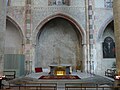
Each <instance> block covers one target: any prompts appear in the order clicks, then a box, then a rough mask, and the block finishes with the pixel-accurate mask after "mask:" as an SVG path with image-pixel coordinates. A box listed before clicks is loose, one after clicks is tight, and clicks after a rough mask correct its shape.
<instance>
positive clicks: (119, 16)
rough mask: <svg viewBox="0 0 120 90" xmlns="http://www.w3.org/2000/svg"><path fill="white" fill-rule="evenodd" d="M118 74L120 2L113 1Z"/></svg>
mask: <svg viewBox="0 0 120 90" xmlns="http://www.w3.org/2000/svg"><path fill="white" fill-rule="evenodd" d="M113 14H114V33H115V45H116V66H117V74H118V73H119V74H120V0H113Z"/></svg>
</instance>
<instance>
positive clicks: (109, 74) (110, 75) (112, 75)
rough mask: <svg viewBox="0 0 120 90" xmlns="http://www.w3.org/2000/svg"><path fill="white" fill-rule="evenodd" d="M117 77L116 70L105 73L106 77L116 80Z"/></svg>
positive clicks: (108, 70)
mask: <svg viewBox="0 0 120 90" xmlns="http://www.w3.org/2000/svg"><path fill="white" fill-rule="evenodd" d="M115 75H116V70H115V69H107V70H106V71H105V76H108V77H112V78H114V77H115Z"/></svg>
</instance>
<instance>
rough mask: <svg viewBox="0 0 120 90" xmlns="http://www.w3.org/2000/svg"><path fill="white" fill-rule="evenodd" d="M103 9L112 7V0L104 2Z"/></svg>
mask: <svg viewBox="0 0 120 90" xmlns="http://www.w3.org/2000/svg"><path fill="white" fill-rule="evenodd" d="M104 6H105V8H112V7H113V0H104Z"/></svg>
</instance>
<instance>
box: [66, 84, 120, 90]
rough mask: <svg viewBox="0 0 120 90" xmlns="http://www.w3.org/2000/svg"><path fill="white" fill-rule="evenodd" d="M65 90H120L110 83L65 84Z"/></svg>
mask: <svg viewBox="0 0 120 90" xmlns="http://www.w3.org/2000/svg"><path fill="white" fill-rule="evenodd" d="M65 90H120V86H113V85H112V84H110V83H105V84H102V83H86V82H85V83H65Z"/></svg>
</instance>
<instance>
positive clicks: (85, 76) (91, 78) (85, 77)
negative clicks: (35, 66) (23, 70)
mask: <svg viewBox="0 0 120 90" xmlns="http://www.w3.org/2000/svg"><path fill="white" fill-rule="evenodd" d="M42 75H48V74H47V73H46V72H42V73H31V74H29V75H26V76H25V77H21V78H16V79H14V80H11V81H9V82H10V83H16V82H26V81H39V82H47V83H52V82H53V83H54V82H55V83H57V87H58V88H57V90H65V83H84V82H87V83H96V84H98V83H99V85H101V86H103V85H104V86H109V85H113V84H114V79H112V78H109V77H106V76H99V75H92V74H89V73H82V72H79V73H78V72H74V73H72V75H78V76H79V77H80V78H81V79H77V80H67V79H65V80H62V79H61V80H57V79H56V80H40V79H38V78H39V77H40V76H42ZM4 83H5V82H4ZM90 86H91V85H90ZM70 90H78V89H70ZM86 90H96V89H86ZM98 90H100V89H98ZM105 90H110V89H105Z"/></svg>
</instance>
